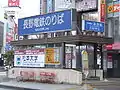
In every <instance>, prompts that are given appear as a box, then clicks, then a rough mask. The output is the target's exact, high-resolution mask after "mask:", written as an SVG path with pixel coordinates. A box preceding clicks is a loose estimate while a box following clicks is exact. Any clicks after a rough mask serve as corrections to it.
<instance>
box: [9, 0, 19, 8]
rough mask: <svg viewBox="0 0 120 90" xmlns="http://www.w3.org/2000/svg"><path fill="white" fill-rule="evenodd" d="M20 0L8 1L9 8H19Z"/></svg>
mask: <svg viewBox="0 0 120 90" xmlns="http://www.w3.org/2000/svg"><path fill="white" fill-rule="evenodd" d="M19 5H20V0H8V7H19Z"/></svg>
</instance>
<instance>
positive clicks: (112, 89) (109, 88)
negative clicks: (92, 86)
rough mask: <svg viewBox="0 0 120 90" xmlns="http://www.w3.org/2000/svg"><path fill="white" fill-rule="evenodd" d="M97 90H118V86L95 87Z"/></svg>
mask: <svg viewBox="0 0 120 90" xmlns="http://www.w3.org/2000/svg"><path fill="white" fill-rule="evenodd" d="M96 88H97V89H98V90H120V86H114V85H113V86H112V85H110V86H96Z"/></svg>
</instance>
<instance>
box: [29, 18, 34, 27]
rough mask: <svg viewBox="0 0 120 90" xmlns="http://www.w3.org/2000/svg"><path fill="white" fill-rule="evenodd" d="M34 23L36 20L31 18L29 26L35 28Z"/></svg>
mask: <svg viewBox="0 0 120 90" xmlns="http://www.w3.org/2000/svg"><path fill="white" fill-rule="evenodd" d="M33 25H34V20H33V19H29V28H33Z"/></svg>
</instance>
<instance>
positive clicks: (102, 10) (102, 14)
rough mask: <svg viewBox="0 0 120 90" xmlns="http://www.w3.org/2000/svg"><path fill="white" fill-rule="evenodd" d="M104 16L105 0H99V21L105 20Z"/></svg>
mask: <svg viewBox="0 0 120 90" xmlns="http://www.w3.org/2000/svg"><path fill="white" fill-rule="evenodd" d="M105 16H106V4H105V0H101V4H100V21H101V22H105Z"/></svg>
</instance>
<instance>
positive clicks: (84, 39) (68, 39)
mask: <svg viewBox="0 0 120 90" xmlns="http://www.w3.org/2000/svg"><path fill="white" fill-rule="evenodd" d="M62 42H65V43H80V42H81V43H98V44H112V43H113V38H108V37H100V36H86V35H74V36H61V37H53V38H45V39H33V40H30V39H27V40H18V41H12V42H11V44H12V45H35V44H50V43H62Z"/></svg>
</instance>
